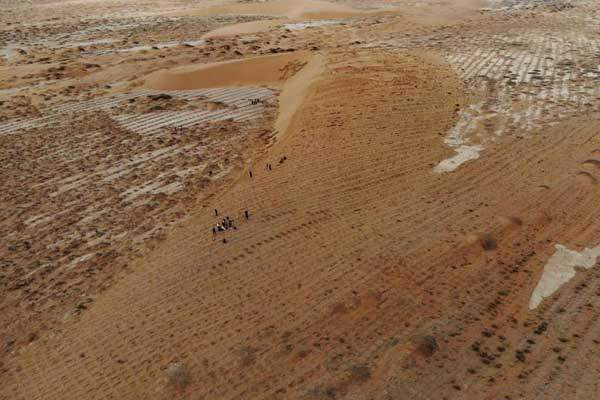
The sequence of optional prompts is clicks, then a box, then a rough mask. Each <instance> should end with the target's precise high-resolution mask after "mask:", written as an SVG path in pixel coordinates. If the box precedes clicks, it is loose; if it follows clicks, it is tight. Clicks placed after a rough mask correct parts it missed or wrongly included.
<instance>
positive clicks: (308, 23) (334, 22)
mask: <svg viewBox="0 0 600 400" xmlns="http://www.w3.org/2000/svg"><path fill="white" fill-rule="evenodd" d="M344 22H345V21H342V20H335V19H331V20H326V19H324V20H321V21H305V22H297V23H295V24H284V25H283V27H284V28H285V29H289V30H291V31H299V30H302V29H306V28H318V27H319V26H325V25H341V24H343V23H344Z"/></svg>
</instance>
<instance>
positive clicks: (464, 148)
mask: <svg viewBox="0 0 600 400" xmlns="http://www.w3.org/2000/svg"><path fill="white" fill-rule="evenodd" d="M481 107H482V104H474V105H472V106H470V107H469V108H468V109H467V110H465V111H463V112H462V113H461V115H460V119H459V120H458V122H457V123H456V125H454V127H453V128H452V129H451V130H450V132H449V133H448V135H447V136H446V138H445V139H444V143H446V144H447V145H448V146H450V147H451V148H453V149H454V151H455V152H456V154H455V155H453V156H452V157H450V158H447V159H445V160H442V161H440V162H439V164H438V165H436V166H435V167H434V168H433V172H436V173H443V172H450V171H454V170H455V169H457V168H458V167H459V166H461V165H462V164H464V163H466V162H467V161H469V160H475V159H477V158H479V153H480V152H481V150H483V146H481V145H466V144H465V143H467V139H466V137H465V136H466V135H467V134H469V133H472V132H473V131H474V130H475V128H476V127H477V122H478V120H479V119H481V117H480V116H478V114H480V113H481Z"/></svg>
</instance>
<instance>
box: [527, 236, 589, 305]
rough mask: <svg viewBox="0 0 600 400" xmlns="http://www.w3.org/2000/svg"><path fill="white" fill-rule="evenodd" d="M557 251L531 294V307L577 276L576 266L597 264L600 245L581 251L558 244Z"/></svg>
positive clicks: (583, 266)
mask: <svg viewBox="0 0 600 400" xmlns="http://www.w3.org/2000/svg"><path fill="white" fill-rule="evenodd" d="M554 247H555V248H556V251H555V252H554V254H553V255H552V257H550V259H549V260H548V262H547V263H546V265H545V266H544V272H543V273H542V277H541V278H540V281H539V282H538V284H537V286H536V287H535V289H534V291H533V293H532V294H531V299H530V300H529V309H530V310H533V309H535V308H536V307H537V306H539V305H540V303H541V302H542V300H544V298H546V297H549V296H551V295H552V293H554V292H555V291H556V290H557V289H558V288H560V287H561V286H562V285H563V284H565V283H567V282H568V281H569V280H570V279H571V278H573V277H574V276H575V267H580V268H585V269H589V268H592V267H593V266H594V265H596V261H597V260H598V257H600V246H596V247H594V248H592V249H588V248H585V249H583V251H581V252H577V251H574V250H569V249H567V248H566V247H565V246H562V245H560V244H557V245H556V246H554Z"/></svg>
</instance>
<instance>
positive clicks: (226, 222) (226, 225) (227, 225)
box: [212, 208, 250, 241]
mask: <svg viewBox="0 0 600 400" xmlns="http://www.w3.org/2000/svg"><path fill="white" fill-rule="evenodd" d="M218 216H219V210H217V209H216V208H215V217H218ZM244 219H245V220H246V221H248V220H249V219H250V213H249V212H248V210H244ZM230 229H233V230H237V227H236V226H235V224H234V222H233V219H231V218H229V216H228V215H227V216H225V218H223V219H222V220H221V222H218V223H217V224H216V225H215V226H213V228H212V233H213V236H216V235H217V233H219V232H225V231H228V230H230ZM223 241H225V239H223Z"/></svg>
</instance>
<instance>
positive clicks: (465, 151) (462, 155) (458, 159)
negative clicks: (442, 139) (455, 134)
mask: <svg viewBox="0 0 600 400" xmlns="http://www.w3.org/2000/svg"><path fill="white" fill-rule="evenodd" d="M481 150H483V146H478V145H475V146H460V147H458V148H455V149H454V151H456V154H455V155H454V156H452V157H450V158H446V159H445V160H442V161H440V163H439V164H438V165H436V166H435V168H434V169H433V171H434V172H437V173H442V172H450V171H454V170H455V169H456V168H458V167H459V166H461V165H462V164H464V163H466V162H467V161H470V160H475V159H477V158H479V153H480V152H481Z"/></svg>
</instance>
